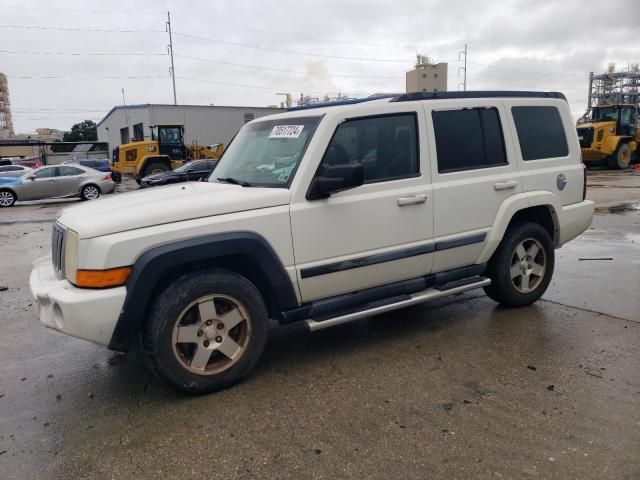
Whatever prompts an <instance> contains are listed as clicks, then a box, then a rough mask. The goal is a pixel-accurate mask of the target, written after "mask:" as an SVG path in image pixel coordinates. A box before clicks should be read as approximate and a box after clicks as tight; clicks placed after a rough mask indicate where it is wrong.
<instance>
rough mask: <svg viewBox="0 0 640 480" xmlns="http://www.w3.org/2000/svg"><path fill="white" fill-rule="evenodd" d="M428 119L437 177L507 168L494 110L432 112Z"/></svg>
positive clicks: (500, 129) (474, 109)
mask: <svg viewBox="0 0 640 480" xmlns="http://www.w3.org/2000/svg"><path fill="white" fill-rule="evenodd" d="M431 116H432V118H433V128H434V130H435V139H436V152H437V157H438V172H439V173H448V172H459V171H464V170H475V169H478V168H489V167H497V166H501V165H507V163H508V162H507V156H506V153H505V146H504V136H503V134H502V126H501V124H500V115H499V114H498V110H497V109H496V108H493V107H492V108H465V109H463V110H444V111H434V112H432V114H431Z"/></svg>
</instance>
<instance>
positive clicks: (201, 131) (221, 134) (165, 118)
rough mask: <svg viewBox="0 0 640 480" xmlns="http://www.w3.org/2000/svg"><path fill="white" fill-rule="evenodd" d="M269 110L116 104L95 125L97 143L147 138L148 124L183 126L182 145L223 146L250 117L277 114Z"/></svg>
mask: <svg viewBox="0 0 640 480" xmlns="http://www.w3.org/2000/svg"><path fill="white" fill-rule="evenodd" d="M282 111H283V110H282V109H281V108H273V107H224V106H217V105H214V106H207V105H159V104H144V105H119V106H116V107H113V108H112V109H111V110H110V111H109V113H107V114H106V115H105V117H104V118H103V119H102V120H100V122H98V141H100V142H107V143H108V144H109V150H110V151H111V150H112V149H113V148H115V147H117V146H118V145H121V144H123V143H128V142H130V141H133V140H134V139H135V140H145V139H147V140H148V139H150V138H151V130H150V129H149V126H150V125H157V124H160V123H175V124H182V125H184V130H185V138H184V140H185V143H187V144H191V143H194V142H197V143H198V144H200V145H213V144H216V143H224V144H225V145H227V144H228V143H229V142H230V141H231V139H232V138H233V136H234V135H235V134H236V132H237V131H238V130H239V129H240V127H242V126H243V125H244V124H245V123H247V122H250V121H251V120H253V119H254V118H258V117H263V116H265V115H272V114H274V113H281V112H282Z"/></svg>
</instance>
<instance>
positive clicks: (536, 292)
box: [484, 222, 555, 307]
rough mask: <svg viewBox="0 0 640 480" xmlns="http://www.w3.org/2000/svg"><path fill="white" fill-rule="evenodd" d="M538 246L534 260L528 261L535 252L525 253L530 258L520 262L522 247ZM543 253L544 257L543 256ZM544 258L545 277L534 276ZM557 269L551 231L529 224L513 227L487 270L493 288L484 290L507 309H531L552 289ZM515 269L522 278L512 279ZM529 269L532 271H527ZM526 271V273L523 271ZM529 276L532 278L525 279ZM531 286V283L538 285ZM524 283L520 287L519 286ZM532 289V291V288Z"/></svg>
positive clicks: (527, 251) (543, 273)
mask: <svg viewBox="0 0 640 480" xmlns="http://www.w3.org/2000/svg"><path fill="white" fill-rule="evenodd" d="M523 242H524V245H525V246H526V245H530V246H533V245H534V244H535V245H536V247H537V248H538V249H539V250H538V252H537V253H536V254H534V255H533V257H534V258H532V259H529V260H527V258H528V257H529V252H530V251H533V250H531V247H529V248H530V250H525V253H526V254H527V255H526V256H525V257H524V260H522V261H520V260H519V258H520V257H519V256H518V253H517V250H516V249H517V248H518V246H519V245H521V244H523ZM540 251H542V253H540ZM540 255H543V256H544V262H543V263H544V269H543V271H542V274H541V275H539V276H538V275H534V274H533V271H532V270H531V267H532V265H533V266H534V267H536V268H538V267H539V266H540V265H539V264H540V263H541V262H542V260H541V259H542V258H543V257H542V256H540ZM554 265H555V250H554V246H553V241H552V240H551V237H550V236H549V233H548V232H547V230H545V229H544V227H542V226H541V225H539V224H537V223H533V222H525V223H520V224H516V225H514V226H512V227H510V228H509V229H508V230H507V232H506V233H505V235H504V238H503V239H502V242H501V243H500V245H499V246H498V248H497V250H496V251H495V253H494V254H493V256H492V257H491V260H490V261H489V265H488V266H487V272H486V274H487V276H488V277H489V278H490V279H491V285H489V286H488V287H484V291H485V293H486V294H487V295H488V296H489V297H490V298H492V299H493V300H495V301H496V302H498V303H500V304H502V305H505V306H507V307H523V306H526V305H531V304H532V303H533V302H535V301H536V300H538V299H539V298H540V297H541V296H542V295H543V294H544V292H545V291H546V290H547V287H548V286H549V282H551V277H552V276H553V268H554ZM512 267H513V268H514V269H516V270H519V271H520V273H521V275H522V276H520V277H515V278H512ZM527 267H528V269H527ZM521 268H523V269H524V270H520V269H521ZM526 272H529V274H527V275H524V274H525V273H526ZM524 276H527V277H529V279H528V280H526V282H527V287H526V288H525V287H524V283H523V282H524V278H523V277H524ZM534 281H535V283H531V285H529V282H534ZM518 283H520V285H518ZM529 287H530V288H531V289H530V290H528V288H529Z"/></svg>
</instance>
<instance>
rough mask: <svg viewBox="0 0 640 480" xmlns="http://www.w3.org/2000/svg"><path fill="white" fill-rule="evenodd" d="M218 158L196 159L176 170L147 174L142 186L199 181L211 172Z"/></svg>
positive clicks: (141, 182) (141, 183)
mask: <svg viewBox="0 0 640 480" xmlns="http://www.w3.org/2000/svg"><path fill="white" fill-rule="evenodd" d="M216 163H218V161H217V160H194V161H193V162H187V163H185V164H184V165H182V166H181V167H178V168H176V169H175V170H169V171H167V172H161V173H154V174H153V175H147V176H146V177H143V178H142V180H141V181H140V187H142V188H147V187H157V186H159V185H169V184H171V183H180V182H190V181H199V180H202V179H203V178H205V177H208V176H209V175H210V174H211V171H212V170H213V169H214V168H215V166H216Z"/></svg>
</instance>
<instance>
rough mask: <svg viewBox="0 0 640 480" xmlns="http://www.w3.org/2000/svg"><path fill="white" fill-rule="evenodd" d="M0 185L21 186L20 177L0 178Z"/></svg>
mask: <svg viewBox="0 0 640 480" xmlns="http://www.w3.org/2000/svg"><path fill="white" fill-rule="evenodd" d="M0 185H22V179H21V178H20V177H0Z"/></svg>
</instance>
